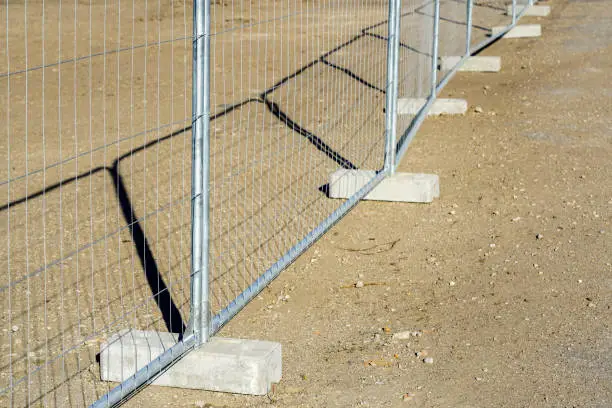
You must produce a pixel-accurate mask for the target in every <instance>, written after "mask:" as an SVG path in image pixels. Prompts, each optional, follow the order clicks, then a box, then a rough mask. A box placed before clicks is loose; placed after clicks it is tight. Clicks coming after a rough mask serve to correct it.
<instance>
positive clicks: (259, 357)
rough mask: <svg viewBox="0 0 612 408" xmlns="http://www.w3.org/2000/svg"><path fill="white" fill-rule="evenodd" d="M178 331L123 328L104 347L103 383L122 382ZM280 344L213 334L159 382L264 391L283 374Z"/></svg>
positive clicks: (242, 391)
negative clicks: (213, 335) (126, 329)
mask: <svg viewBox="0 0 612 408" xmlns="http://www.w3.org/2000/svg"><path fill="white" fill-rule="evenodd" d="M176 340H177V336H176V334H173V333H160V332H152V331H131V332H128V331H123V332H120V333H118V334H116V335H114V336H112V337H111V338H110V339H109V341H108V343H106V344H103V345H102V346H101V352H100V373H101V377H102V380H103V381H115V382H121V381H123V380H125V379H126V378H128V377H130V376H131V375H133V374H134V373H135V372H136V370H138V369H140V368H142V367H144V366H145V365H146V364H147V363H149V362H150V361H151V360H153V359H154V358H156V357H157V356H159V355H160V354H161V353H163V352H164V351H165V350H167V349H168V348H169V347H171V346H173V345H174V344H175V343H176ZM281 354H282V352H281V345H280V344H279V343H273V342H269V341H259V340H239V339H229V338H223V337H213V338H212V340H211V341H210V342H209V343H206V344H204V345H202V346H201V347H199V348H198V349H196V350H193V351H191V352H190V353H188V354H187V355H186V356H185V357H184V358H183V359H181V360H179V361H178V362H177V363H176V364H174V365H173V366H171V367H170V368H169V369H168V370H167V371H166V372H165V373H163V374H162V375H161V376H159V377H158V378H157V379H156V380H155V381H154V382H153V384H154V385H161V386H167V387H178V388H192V389H200V390H210V391H222V392H231V393H237V394H252V395H265V394H266V393H268V391H269V390H270V388H271V384H273V383H278V382H279V381H280V379H281V373H282V359H281Z"/></svg>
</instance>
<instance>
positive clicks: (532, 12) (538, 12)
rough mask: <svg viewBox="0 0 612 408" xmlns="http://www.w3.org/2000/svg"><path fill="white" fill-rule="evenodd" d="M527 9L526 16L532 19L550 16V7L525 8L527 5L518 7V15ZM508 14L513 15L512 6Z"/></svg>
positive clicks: (507, 11)
mask: <svg viewBox="0 0 612 408" xmlns="http://www.w3.org/2000/svg"><path fill="white" fill-rule="evenodd" d="M524 8H526V10H525V14H523V15H524V16H530V17H546V16H547V15H549V14H550V6H525V5H520V6H519V5H517V6H516V14H517V15H518V14H519V13H520V12H521V11H523V9H524ZM506 14H507V15H509V16H511V15H512V5H509V6H508V9H507V10H506Z"/></svg>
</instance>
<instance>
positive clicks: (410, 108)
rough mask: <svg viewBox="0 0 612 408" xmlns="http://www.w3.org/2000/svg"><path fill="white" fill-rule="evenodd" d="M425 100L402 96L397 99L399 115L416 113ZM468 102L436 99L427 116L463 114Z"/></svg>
mask: <svg viewBox="0 0 612 408" xmlns="http://www.w3.org/2000/svg"><path fill="white" fill-rule="evenodd" d="M426 102H427V100H426V99H424V98H402V99H398V101H397V113H398V114H399V115H416V114H417V113H419V111H420V110H421V108H422V107H423V105H425V103H426ZM467 109H468V103H467V101H466V100H465V99H447V98H438V99H436V100H435V101H434V102H433V104H432V106H431V108H430V109H429V111H427V116H436V115H463V114H465V113H466V112H467Z"/></svg>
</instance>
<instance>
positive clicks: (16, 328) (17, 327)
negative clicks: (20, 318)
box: [11, 326, 19, 333]
mask: <svg viewBox="0 0 612 408" xmlns="http://www.w3.org/2000/svg"><path fill="white" fill-rule="evenodd" d="M11 330H12V331H13V333H15V332H16V331H18V330H19V326H13V327H11Z"/></svg>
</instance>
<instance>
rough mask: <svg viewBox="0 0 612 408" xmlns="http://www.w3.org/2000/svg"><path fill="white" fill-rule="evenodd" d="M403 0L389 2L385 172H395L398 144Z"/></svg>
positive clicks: (390, 173)
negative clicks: (398, 92) (398, 93)
mask: <svg viewBox="0 0 612 408" xmlns="http://www.w3.org/2000/svg"><path fill="white" fill-rule="evenodd" d="M401 7H402V0H390V1H389V23H388V36H387V38H388V42H387V95H386V101H385V104H386V107H385V109H386V118H385V123H386V131H385V134H386V143H385V164H384V166H385V167H384V168H385V171H386V172H387V173H388V174H389V175H392V174H393V173H394V172H395V149H396V144H397V91H398V86H399V79H398V75H399V68H398V66H399V43H400V41H399V37H400V13H401Z"/></svg>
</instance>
